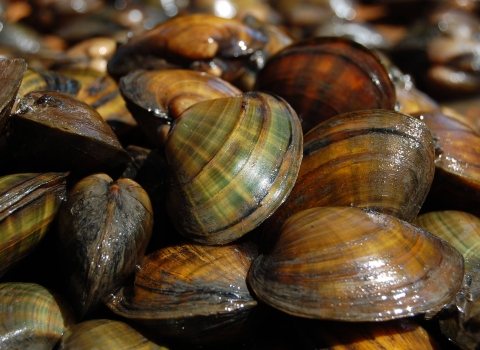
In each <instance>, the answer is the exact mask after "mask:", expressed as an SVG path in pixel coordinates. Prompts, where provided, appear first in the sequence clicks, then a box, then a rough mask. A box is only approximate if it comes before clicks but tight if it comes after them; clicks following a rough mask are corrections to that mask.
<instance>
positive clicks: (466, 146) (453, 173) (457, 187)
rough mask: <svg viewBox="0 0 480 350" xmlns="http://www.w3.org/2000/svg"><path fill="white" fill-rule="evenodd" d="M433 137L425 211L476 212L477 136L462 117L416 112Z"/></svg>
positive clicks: (479, 192)
mask: <svg viewBox="0 0 480 350" xmlns="http://www.w3.org/2000/svg"><path fill="white" fill-rule="evenodd" d="M416 117H418V118H420V119H421V120H422V121H423V122H424V123H425V124H426V125H427V126H428V128H429V129H430V131H431V132H432V134H433V136H434V139H435V179H434V181H433V183H432V189H431V191H430V193H429V196H428V198H427V200H426V203H425V205H426V206H427V208H428V211H434V210H462V211H467V212H470V213H472V214H474V215H477V216H478V215H480V136H479V135H478V134H477V133H476V131H475V130H474V127H472V125H470V124H469V123H468V122H466V121H461V120H459V119H458V118H456V117H455V118H454V117H450V116H447V115H444V114H442V113H423V114H421V115H419V114H417V115H416Z"/></svg>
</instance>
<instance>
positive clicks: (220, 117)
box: [165, 93, 303, 244]
mask: <svg viewBox="0 0 480 350" xmlns="http://www.w3.org/2000/svg"><path fill="white" fill-rule="evenodd" d="M302 141H303V137H302V132H301V127H300V122H299V121H298V118H297V116H296V114H295V112H294V111H293V110H292V109H291V107H290V106H289V105H288V104H287V103H286V102H285V101H284V100H283V99H279V98H278V97H276V96H273V95H270V94H265V93H247V94H244V95H240V96H238V97H232V98H221V99H216V100H210V101H204V102H199V103H197V104H195V105H194V106H192V107H190V108H189V109H187V110H186V111H185V112H184V113H183V114H182V115H181V116H180V118H178V119H177V120H176V122H175V123H174V124H173V126H172V129H171V132H170V134H169V137H168V139H167V143H166V146H165V152H166V155H167V160H168V162H169V168H170V172H171V174H172V187H171V195H170V198H169V200H168V209H169V213H170V216H171V218H172V221H173V222H174V225H175V227H176V228H177V229H178V230H179V232H180V233H181V234H183V235H184V236H186V237H189V238H192V239H194V240H196V241H199V242H202V243H207V244H224V243H228V242H231V241H233V240H235V239H237V238H239V237H241V236H242V235H244V234H246V233H247V232H249V231H251V230H253V229H254V228H255V227H257V226H258V225H260V224H261V223H262V222H263V221H264V220H265V219H266V218H267V217H268V216H269V215H271V214H272V212H273V211H274V210H275V209H277V208H278V206H279V205H280V204H281V203H282V202H283V201H284V200H285V198H286V196H287V195H288V194H289V193H290V191H291V188H292V187H293V185H294V183H295V179H296V177H297V173H298V169H299V167H300V162H301V158H302Z"/></svg>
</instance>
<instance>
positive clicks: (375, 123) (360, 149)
mask: <svg viewBox="0 0 480 350" xmlns="http://www.w3.org/2000/svg"><path fill="white" fill-rule="evenodd" d="M303 152H304V155H303V160H302V165H301V166H300V172H299V174H298V178H297V182H296V183H295V186H294V188H293V189H292V192H291V193H290V195H289V197H288V198H287V200H286V201H285V203H283V205H282V206H280V208H279V209H278V210H277V211H276V212H275V213H274V214H273V215H272V216H271V217H270V218H269V219H268V220H267V223H266V224H267V225H266V230H265V231H266V234H268V235H275V232H276V231H277V230H278V229H279V228H280V226H281V224H282V223H283V222H284V221H285V220H286V219H287V218H288V217H289V216H290V215H292V214H293V213H296V212H299V211H301V210H303V209H308V208H312V207H327V206H355V207H361V208H369V209H372V210H375V211H379V212H382V213H385V214H390V215H393V216H396V217H398V218H400V219H402V220H405V221H409V222H411V221H412V220H413V219H414V218H415V217H416V215H417V213H418V212H419V210H420V208H421V206H422V204H423V202H424V201H425V198H426V196H427V193H428V191H429V189H430V185H431V183H432V181H433V176H434V170H435V165H434V143H433V138H432V135H431V133H430V131H429V130H428V128H427V127H426V125H425V124H424V123H422V122H419V121H418V120H417V119H415V118H412V117H410V116H408V115H405V114H402V113H398V112H394V111H389V110H365V111H358V112H351V113H344V114H341V115H338V116H336V117H334V118H332V119H330V120H328V121H325V122H324V123H322V124H320V125H318V126H317V127H315V128H314V129H312V130H310V132H308V133H307V134H306V135H305V136H304V146H303Z"/></svg>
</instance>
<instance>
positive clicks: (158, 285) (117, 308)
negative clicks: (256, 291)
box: [107, 242, 258, 340]
mask: <svg viewBox="0 0 480 350" xmlns="http://www.w3.org/2000/svg"><path fill="white" fill-rule="evenodd" d="M257 256H258V252H257V248H256V246H255V245H254V244H252V243H250V242H246V243H238V244H229V245H224V246H218V247H214V246H205V245H199V244H190V243H184V244H176V245H172V246H168V247H165V248H161V249H159V250H157V251H155V252H154V253H151V254H149V255H147V256H146V257H145V259H144V260H143V262H142V264H141V265H140V267H139V268H138V270H137V271H136V273H135V282H134V285H133V286H125V287H123V288H121V289H120V290H118V291H117V292H116V293H114V295H113V296H112V299H111V300H110V301H109V302H108V303H107V306H108V307H109V308H110V309H111V310H112V311H114V312H115V313H116V314H118V315H120V316H122V317H126V318H128V319H131V320H134V321H135V322H137V323H138V324H142V325H144V326H146V327H148V329H149V330H150V331H151V332H153V333H154V334H155V335H156V336H169V337H176V338H180V339H182V338H183V339H184V340H185V339H186V338H190V339H206V338H207V339H208V338H213V339H215V337H217V340H218V339H219V338H221V337H224V336H223V335H222V334H223V333H224V332H227V334H231V335H233V334H235V333H237V332H239V331H241V328H242V327H243V326H242V323H244V321H245V319H246V318H248V316H249V314H250V312H251V311H253V309H254V307H255V306H256V305H257V301H256V300H255V299H253V297H252V296H251V295H250V292H249V290H248V288H247V285H246V276H247V272H248V269H249V267H250V264H251V263H252V261H253V260H254V259H255V258H256V257H257Z"/></svg>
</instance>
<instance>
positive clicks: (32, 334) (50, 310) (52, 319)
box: [0, 282, 74, 350]
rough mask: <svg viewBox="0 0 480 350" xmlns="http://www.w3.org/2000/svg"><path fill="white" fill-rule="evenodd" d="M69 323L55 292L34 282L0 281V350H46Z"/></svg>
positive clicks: (67, 311)
mask: <svg viewBox="0 0 480 350" xmlns="http://www.w3.org/2000/svg"><path fill="white" fill-rule="evenodd" d="M73 324H74V318H73V315H72V313H71V310H70V309H69V306H68V304H67V303H66V302H65V300H63V299H62V298H61V297H60V296H59V295H55V294H52V293H51V292H50V291H49V290H47V289H46V288H44V287H42V286H40V285H38V284H34V283H11V282H7V283H2V284H0V338H1V339H2V342H1V343H0V349H5V350H7V349H8V350H13V349H17V350H23V349H35V350H50V349H52V348H53V347H54V346H55V344H56V343H57V342H58V341H59V340H60V338H61V337H62V334H63V333H64V332H65V331H66V330H67V329H68V328H69V327H71V326H72V325H73Z"/></svg>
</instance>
